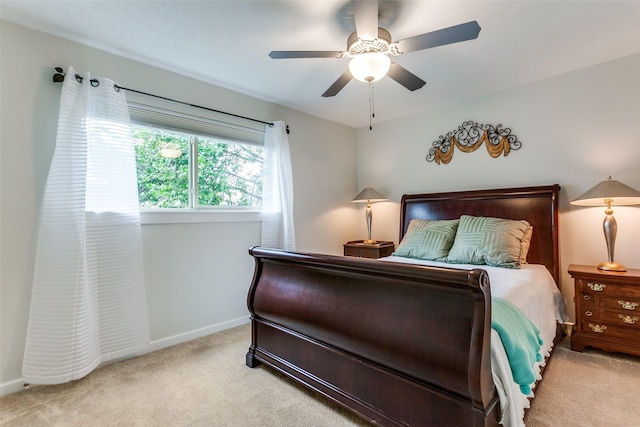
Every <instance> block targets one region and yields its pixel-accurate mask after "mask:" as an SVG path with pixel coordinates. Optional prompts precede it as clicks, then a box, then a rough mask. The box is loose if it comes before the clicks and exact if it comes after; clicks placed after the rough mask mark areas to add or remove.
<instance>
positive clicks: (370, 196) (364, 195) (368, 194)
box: [351, 187, 387, 202]
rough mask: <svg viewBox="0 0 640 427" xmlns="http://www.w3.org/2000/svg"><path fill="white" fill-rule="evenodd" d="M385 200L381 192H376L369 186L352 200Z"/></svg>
mask: <svg viewBox="0 0 640 427" xmlns="http://www.w3.org/2000/svg"><path fill="white" fill-rule="evenodd" d="M385 200H387V198H386V197H384V196H383V195H382V194H380V193H378V192H377V191H376V190H374V189H373V188H371V187H367V188H365V189H364V190H362V191H361V192H359V193H358V195H357V196H356V197H354V198H353V199H352V200H351V201H352V202H384V201H385Z"/></svg>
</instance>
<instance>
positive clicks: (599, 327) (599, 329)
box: [589, 323, 607, 334]
mask: <svg viewBox="0 0 640 427" xmlns="http://www.w3.org/2000/svg"><path fill="white" fill-rule="evenodd" d="M589 327H590V328H591V330H592V331H593V332H597V333H599V334H601V333H602V332H604V331H606V330H607V327H606V326H604V325H594V324H593V323H589Z"/></svg>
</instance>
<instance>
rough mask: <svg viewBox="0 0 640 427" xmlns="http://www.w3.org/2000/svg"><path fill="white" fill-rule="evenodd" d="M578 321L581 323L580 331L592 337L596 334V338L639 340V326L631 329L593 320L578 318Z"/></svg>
mask: <svg viewBox="0 0 640 427" xmlns="http://www.w3.org/2000/svg"><path fill="white" fill-rule="evenodd" d="M580 323H582V325H581V326H582V327H581V330H582V333H584V334H586V335H591V336H593V337H596V336H597V337H598V339H606V338H607V337H611V338H620V339H624V340H629V341H640V328H635V329H632V328H627V327H624V326H618V325H612V324H610V323H607V322H598V321H594V320H580Z"/></svg>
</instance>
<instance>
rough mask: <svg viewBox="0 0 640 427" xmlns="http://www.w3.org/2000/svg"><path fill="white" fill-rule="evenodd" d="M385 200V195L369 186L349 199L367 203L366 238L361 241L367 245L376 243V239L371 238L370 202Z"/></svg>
mask: <svg viewBox="0 0 640 427" xmlns="http://www.w3.org/2000/svg"><path fill="white" fill-rule="evenodd" d="M385 200H387V198H386V197H384V196H383V195H382V194H380V193H378V192H377V191H376V190H374V189H373V188H371V187H367V188H365V189H364V190H362V191H361V192H360V193H358V195H357V196H356V197H354V198H353V200H351V201H352V202H356V203H357V202H366V203H367V209H366V211H365V216H366V218H367V240H365V241H364V242H363V243H365V244H367V245H374V244H376V243H378V242H377V241H375V240H373V239H371V217H372V215H371V202H384V201H385Z"/></svg>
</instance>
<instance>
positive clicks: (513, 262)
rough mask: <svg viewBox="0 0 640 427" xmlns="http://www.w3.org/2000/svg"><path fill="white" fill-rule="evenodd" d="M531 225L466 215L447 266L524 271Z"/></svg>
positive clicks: (459, 227)
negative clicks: (463, 265) (524, 245)
mask: <svg viewBox="0 0 640 427" xmlns="http://www.w3.org/2000/svg"><path fill="white" fill-rule="evenodd" d="M530 228H531V225H529V223H528V222H527V221H524V220H521V221H516V220H510V219H502V218H491V217H477V216H469V215H463V216H461V217H460V224H459V225H458V231H457V233H456V237H455V240H454V242H453V246H452V247H451V250H450V251H449V255H447V259H446V261H447V262H450V263H455V264H486V265H491V266H495V267H507V268H520V262H521V259H522V255H523V253H522V251H523V242H525V240H526V236H527V235H528V233H529V229H530Z"/></svg>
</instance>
